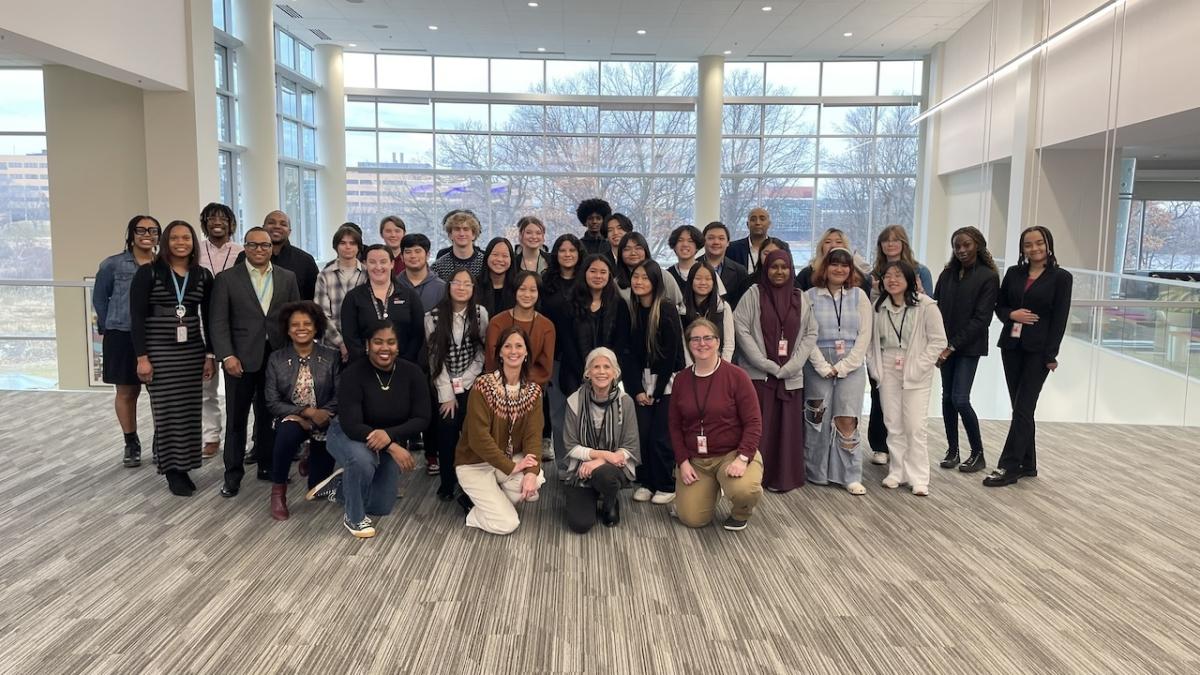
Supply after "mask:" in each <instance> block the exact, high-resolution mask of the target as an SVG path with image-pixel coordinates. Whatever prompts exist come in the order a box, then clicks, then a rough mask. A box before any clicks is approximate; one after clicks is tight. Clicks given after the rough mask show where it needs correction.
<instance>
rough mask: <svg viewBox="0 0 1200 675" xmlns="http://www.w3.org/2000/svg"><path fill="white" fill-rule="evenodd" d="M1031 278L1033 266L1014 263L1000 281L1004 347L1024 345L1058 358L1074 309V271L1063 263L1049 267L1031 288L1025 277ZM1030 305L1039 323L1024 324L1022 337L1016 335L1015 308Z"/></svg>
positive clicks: (1000, 344) (998, 304)
mask: <svg viewBox="0 0 1200 675" xmlns="http://www.w3.org/2000/svg"><path fill="white" fill-rule="evenodd" d="M1027 279H1029V268H1028V267H1018V266H1017V265H1013V266H1012V267H1010V268H1008V271H1007V272H1005V273H1004V281H1003V282H1001V284H1000V296H999V298H997V300H996V318H998V319H1000V321H1002V322H1003V323H1004V328H1003V329H1002V330H1001V331H1000V340H999V342H997V343H996V346H997V347H999V348H1001V349H1020V350H1022V351H1026V352H1042V353H1043V354H1044V355H1045V358H1046V363H1051V362H1055V361H1058V348H1059V345H1060V344H1062V339H1063V335H1064V334H1066V332H1067V316H1068V315H1069V314H1070V311H1071V285H1072V283H1073V281H1074V280H1073V279H1072V277H1071V273H1070V272H1068V271H1066V270H1064V269H1063V268H1061V267H1048V268H1046V270H1045V271H1044V272H1042V275H1041V276H1039V277H1038V278H1037V279H1034V281H1033V285H1031V286H1030V287H1029V290H1025V281H1026V280H1027ZM1022 308H1024V309H1028V310H1029V311H1031V312H1033V313H1034V314H1037V315H1038V320H1037V323H1034V324H1031V325H1027V326H1022V327H1021V337H1019V338H1014V337H1012V326H1013V320H1012V319H1010V318H1009V316H1008V315H1009V314H1011V313H1012V312H1013V310H1017V309H1022Z"/></svg>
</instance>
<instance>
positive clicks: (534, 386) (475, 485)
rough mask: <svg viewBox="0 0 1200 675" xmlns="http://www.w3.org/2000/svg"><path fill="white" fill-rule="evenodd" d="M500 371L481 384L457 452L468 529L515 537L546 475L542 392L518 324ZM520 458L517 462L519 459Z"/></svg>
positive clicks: (504, 347)
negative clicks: (524, 507) (523, 510)
mask: <svg viewBox="0 0 1200 675" xmlns="http://www.w3.org/2000/svg"><path fill="white" fill-rule="evenodd" d="M496 362H497V363H499V364H500V368H499V369H498V370H497V371H496V372H494V373H488V374H486V375H484V376H482V377H480V378H479V379H478V380H475V388H474V389H472V390H471V394H470V396H469V397H468V398H467V419H466V421H465V423H464V424H463V434H462V437H461V438H460V439H459V441H458V448H457V449H456V450H455V457H454V463H455V469H454V471H455V473H456V474H457V475H458V484H459V486H460V487H461V488H462V491H463V493H464V494H463V496H462V497H461V498H460V499H459V501H460V503H461V504H462V505H463V508H465V509H467V526H468V527H478V528H479V529H481V530H483V531H484V532H491V533H492V534H509V533H511V532H512V531H513V530H516V529H517V526H518V525H520V524H521V521H520V519H519V518H518V517H517V509H516V504H518V503H520V502H533V501H537V499H538V488H539V487H541V485H542V483H545V482H546V478H545V476H543V475H542V462H541V456H542V388H541V386H540V385H538V383H536V382H534V381H532V380H530V379H529V339H528V338H527V337H526V336H525V333H524V332H523V331H522V330H521V329H520V328H517V327H516V326H509V327H508V328H506V329H504V331H503V332H501V333H500V338H499V340H498V341H497V346H496ZM514 458H516V459H515V460H514Z"/></svg>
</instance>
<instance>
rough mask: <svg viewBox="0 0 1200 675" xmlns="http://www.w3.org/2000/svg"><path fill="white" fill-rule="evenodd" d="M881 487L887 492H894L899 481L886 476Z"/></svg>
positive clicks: (898, 485)
mask: <svg viewBox="0 0 1200 675" xmlns="http://www.w3.org/2000/svg"><path fill="white" fill-rule="evenodd" d="M883 487H885V488H887V489H889V490H895V489H896V488H898V487H900V481H898V480H896V479H895V478H893V477H891V476H888V477H887V478H884V479H883Z"/></svg>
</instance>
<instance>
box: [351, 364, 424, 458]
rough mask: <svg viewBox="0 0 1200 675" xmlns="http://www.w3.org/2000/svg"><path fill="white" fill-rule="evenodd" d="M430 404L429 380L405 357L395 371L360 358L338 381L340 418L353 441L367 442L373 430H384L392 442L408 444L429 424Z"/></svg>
mask: <svg viewBox="0 0 1200 675" xmlns="http://www.w3.org/2000/svg"><path fill="white" fill-rule="evenodd" d="M381 382H382V383H383V384H382V385H381V384H380V383H381ZM384 385H386V386H387V390H384V389H383V386H384ZM430 407H431V406H430V404H429V380H428V379H426V377H425V374H424V373H422V372H421V369H420V368H418V367H417V366H416V365H414V364H412V363H409V362H408V361H405V360H403V359H396V366H395V369H394V370H393V371H392V372H391V373H385V372H382V371H379V370H377V369H376V368H375V366H373V365H371V361H370V359H367V358H362V359H358V360H357V361H354V362H353V363H351V364H350V365H349V366H347V367H346V369H345V370H343V371H342V377H341V380H339V381H338V420H339V422H340V423H341V425H342V431H344V432H346V436H347V437H348V438H349V439H350V440H352V441H359V442H365V441H366V440H367V436H368V435H369V434H370V433H371V432H372V431H374V430H375V429H383V430H384V432H386V433H387V435H388V437H389V438H391V439H392V442H394V443H404V442H405V440H406V439H407V438H409V437H410V436H412V435H413V434H416V433H418V432H421V431H424V430H425V429H426V427H428V426H429V420H430V419H432V416H431V413H430Z"/></svg>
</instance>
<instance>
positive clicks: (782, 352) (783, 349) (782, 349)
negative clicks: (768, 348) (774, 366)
mask: <svg viewBox="0 0 1200 675" xmlns="http://www.w3.org/2000/svg"><path fill="white" fill-rule="evenodd" d="M776 353H777V354H778V355H779V356H787V355H788V341H787V340H782V339H781V340H780V341H779V349H778V350H777V351H776Z"/></svg>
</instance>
